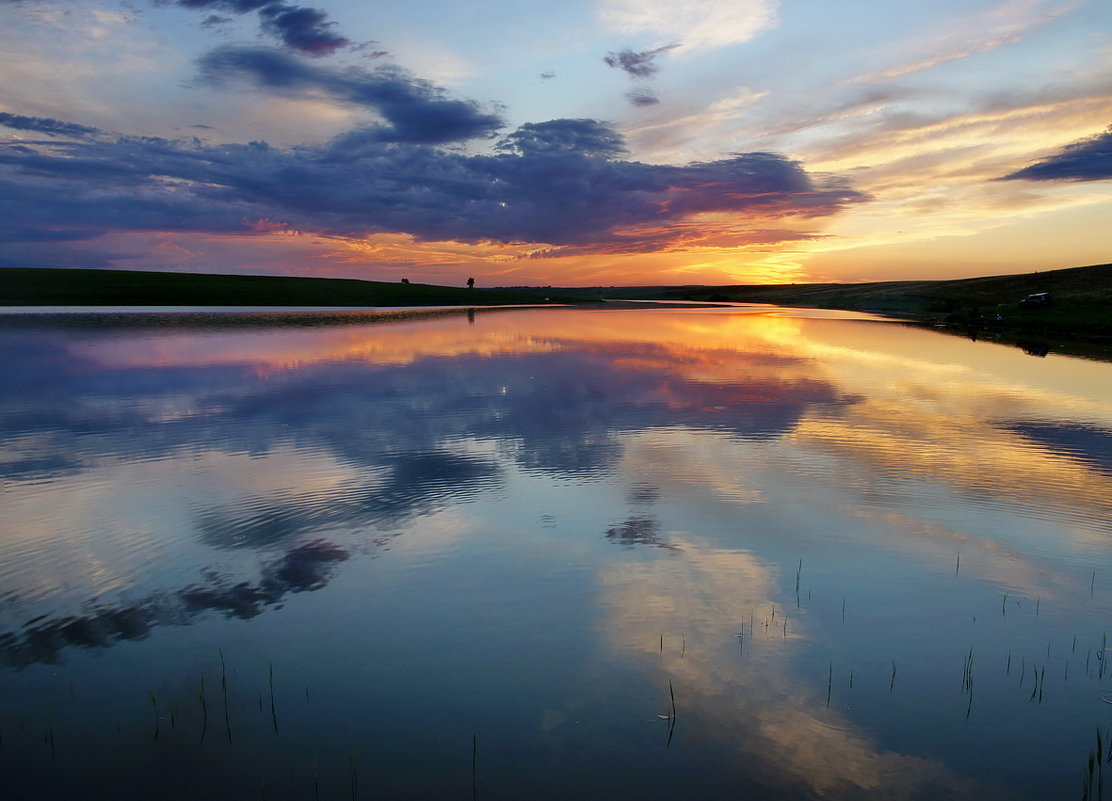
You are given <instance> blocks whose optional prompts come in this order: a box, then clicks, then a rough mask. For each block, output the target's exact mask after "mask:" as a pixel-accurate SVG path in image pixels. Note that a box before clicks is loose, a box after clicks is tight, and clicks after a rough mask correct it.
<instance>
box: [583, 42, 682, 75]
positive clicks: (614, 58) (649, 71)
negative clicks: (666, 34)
mask: <svg viewBox="0 0 1112 801" xmlns="http://www.w3.org/2000/svg"><path fill="white" fill-rule="evenodd" d="M679 46H680V45H679V42H673V43H672V44H666V45H664V46H663V47H657V48H655V49H653V50H641V51H636V50H620V51H618V52H617V53H613V52H611V53H607V54H606V55H605V56H604V57H603V59H602V60H603V61H605V62H606V63H607V64H608V65H609V66H611V67H613V68H614V69H619V70H622V71H623V72H625V73H627V74H628V75H629V76H630V77H631V78H651V77H652V76H653V75H655V74H656V73H657V72H658V71H659V70H660V67H659V66H657V64H656V59H657V58H659V57H660V56H662V55H664V54H665V53H667V52H668V51H669V50H674V49H676V48H677V47H679Z"/></svg>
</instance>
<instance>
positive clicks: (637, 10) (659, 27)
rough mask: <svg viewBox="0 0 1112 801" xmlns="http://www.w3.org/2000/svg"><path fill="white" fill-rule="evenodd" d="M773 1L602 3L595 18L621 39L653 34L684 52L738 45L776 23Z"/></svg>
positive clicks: (607, 0)
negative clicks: (678, 46) (676, 42)
mask: <svg viewBox="0 0 1112 801" xmlns="http://www.w3.org/2000/svg"><path fill="white" fill-rule="evenodd" d="M779 5H780V4H779V2H777V0H691V2H688V3H684V4H683V5H676V4H675V3H672V2H669V0H604V2H603V3H602V6H601V8H600V10H599V18H600V20H601V21H602V23H603V24H604V25H605V26H606V27H607V28H609V29H610V30H613V31H616V32H618V33H621V34H625V35H635V34H645V33H648V34H654V35H656V36H659V37H661V38H663V39H665V40H673V41H681V42H682V43H683V45H682V46H683V49H684V50H711V49H716V48H719V47H725V46H727V45H732V44H741V43H743V42H748V41H749V40H751V39H753V38H754V37H755V36H757V34H759V33H761V32H762V31H764V30H765V29H767V28H770V27H772V26H773V25H774V24H775V23H776V19H777V9H778V8H779Z"/></svg>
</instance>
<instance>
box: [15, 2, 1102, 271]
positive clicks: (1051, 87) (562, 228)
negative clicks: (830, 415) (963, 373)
mask: <svg viewBox="0 0 1112 801" xmlns="http://www.w3.org/2000/svg"><path fill="white" fill-rule="evenodd" d="M320 2H321V5H320V6H317V5H315V4H313V5H308V6H298V5H295V4H294V3H293V2H274V1H273V0H0V266H4V267H16V266H46V267H110V268H126V269H158V270H179V271H189V272H227V273H266V274H289V275H314V276H337V277H339V276H342V277H354V278H365V279H370V280H384V281H396V280H400V279H401V278H402V277H406V278H409V279H410V280H411V281H414V282H424V283H445V284H460V283H462V282H463V281H464V280H466V278H467V277H468V276H475V277H476V279H477V282H478V284H479V285H480V286H494V285H515V284H552V285H597V284H604V285H608V284H661V283H668V284H677V283H717V284H724V283H756V282H761V283H764V282H798V281H824V280H836V281H860V280H882V279H903V278H951V277H967V276H973V275H990V274H1004V273H1015V272H1027V271H1031V270H1040V269H1051V268H1058V267H1071V266H1079V265H1084V264H1095V263H1103V262H1108V261H1112V234H1110V233H1109V232H1110V231H1112V128H1110V127H1109V126H1110V124H1112V3H1109V2H1106V1H1105V0H962V1H961V2H957V0H905V1H904V2H900V3H891V2H879V0H876V1H874V0H846V1H845V2H838V3H834V2H829V0H781V1H778V0H689V2H684V3H674V2H668V0H590V2H587V1H586V0H563V2H550V0H517V2H507V1H506V0H485V1H484V2H475V3H445V2H442V1H441V0H409V2H405V3H401V2H389V3H367V2H356V0H320Z"/></svg>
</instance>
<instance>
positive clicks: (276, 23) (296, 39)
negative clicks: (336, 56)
mask: <svg viewBox="0 0 1112 801" xmlns="http://www.w3.org/2000/svg"><path fill="white" fill-rule="evenodd" d="M259 19H260V24H261V26H262V29H263V31H264V32H265V33H268V34H270V35H272V36H274V37H275V38H277V39H279V40H281V42H282V43H283V44H285V45H286V46H287V47H289V48H292V49H293V50H297V51H298V52H301V53H305V54H306V55H310V56H328V55H331V54H332V53H335V52H336V51H337V50H339V49H341V48H343V47H347V46H348V45H350V44H351V40H350V39H347V38H345V37H343V36H341V35H340V34H338V33H336V32H335V31H333V30H332V28H334V27H335V25H336V23H335V22H329V21H328V14H326V13H325V12H323V11H321V10H319V9H316V8H304V7H302V6H287V5H284V4H282V3H272V4H270V5H268V6H263V7H262V8H260V9H259Z"/></svg>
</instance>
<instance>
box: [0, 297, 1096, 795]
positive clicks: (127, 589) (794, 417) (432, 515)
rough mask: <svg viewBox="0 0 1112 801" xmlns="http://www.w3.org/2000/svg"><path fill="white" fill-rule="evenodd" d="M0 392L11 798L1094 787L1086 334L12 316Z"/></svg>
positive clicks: (1053, 791)
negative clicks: (1005, 341) (1039, 337)
mask: <svg viewBox="0 0 1112 801" xmlns="http://www.w3.org/2000/svg"><path fill="white" fill-rule="evenodd" d="M0 421H2V422H0V476H2V481H3V496H2V507H0V524H2V525H0V677H2V680H0V798H3V799H5V801H14V800H16V799H70V798H72V799H113V800H114V801H119V800H120V799H150V798H163V799H212V798H230V799H231V798H234V799H254V798H257V799H307V800H314V799H352V798H362V799H372V798H380V799H445V798H465V799H466V798H471V799H474V798H479V799H490V800H491V801H493V800H494V799H511V798H518V799H567V798H590V799H596V798H597V799H606V798H612V797H618V796H622V797H636V798H642V799H676V798H700V799H704V798H705V799H718V798H723V799H724V798H739V797H740V798H749V799H872V798H877V799H880V798H883V799H891V798H895V799H932V800H933V799H947V798H952V799H978V800H979V799H1032V800H1035V799H1039V800H1040V801H1041V800H1042V799H1049V798H1084V797H1086V796H1087V797H1089V798H1092V799H1095V798H1097V797H1099V793H1100V791H1101V789H1102V787H1101V783H1102V782H1103V772H1104V767H1105V766H1106V762H1107V760H1108V758H1109V756H1110V749H1112V675H1108V674H1112V670H1108V669H1106V664H1105V663H1106V657H1105V646H1106V644H1107V632H1108V630H1109V628H1110V625H1109V624H1110V622H1112V549H1110V544H1112V365H1110V364H1105V363H1099V362H1091V361H1083V360H1080V359H1070V358H1066V357H1062V356H1057V355H1054V354H1050V355H1048V356H1046V357H1045V358H1039V357H1035V356H1032V355H1028V354H1026V353H1024V352H1023V351H1021V350H1019V349H1014V348H1009V347H1006V346H1003V345H999V344H996V343H992V342H972V341H969V340H965V339H961V338H958V337H953V336H948V335H944V334H941V333H937V332H934V331H929V330H924V329H920V328H915V327H910V326H907V325H904V324H900V323H895V322H888V321H882V320H879V319H870V318H868V317H867V316H866V315H852V314H840V313H831V312H805V311H800V310H786V309H776V308H771V307H734V308H721V309H697V308H691V309H669V308H647V309H644V310H639V309H632V310H627V309H606V310H601V309H590V310H588V309H494V310H481V311H466V310H439V311H420V310H405V311H392V312H391V311H382V312H376V311H357V310H344V311H332V312H323V311H322V312H315V311H291V310H285V311H272V312H266V313H264V312H254V311H250V310H239V311H221V312H204V313H189V312H181V313H167V312H162V311H159V310H147V311H141V312H134V313H118V314H91V313H84V314H57V315H43V314H31V315H28V314H20V315H3V316H0ZM1110 767H1112V766H1110ZM1109 781H1110V782H1112V775H1110V776H1109ZM1109 792H1110V793H1112V789H1110V791H1109Z"/></svg>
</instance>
